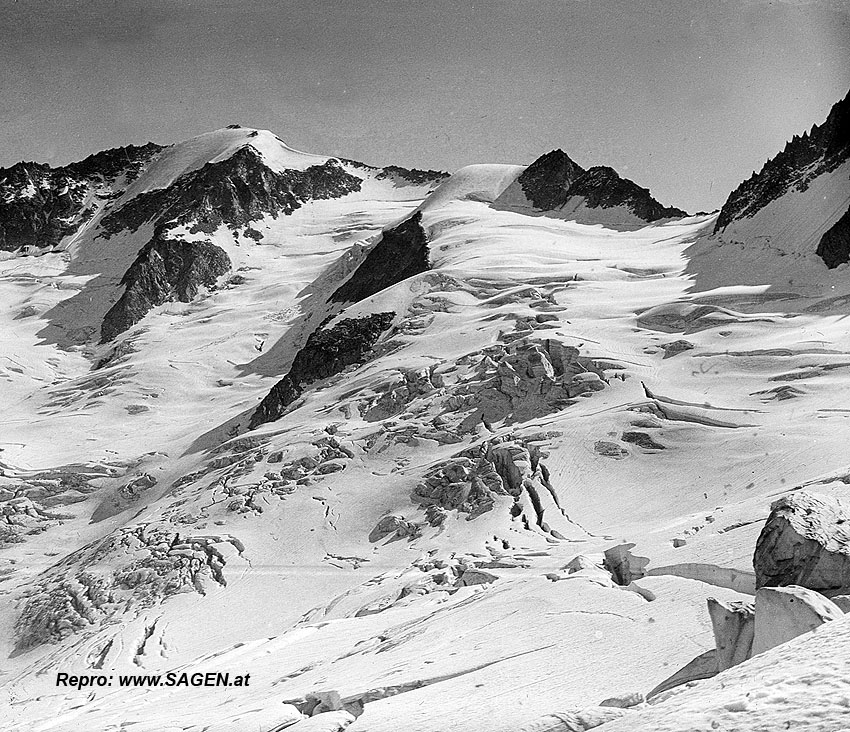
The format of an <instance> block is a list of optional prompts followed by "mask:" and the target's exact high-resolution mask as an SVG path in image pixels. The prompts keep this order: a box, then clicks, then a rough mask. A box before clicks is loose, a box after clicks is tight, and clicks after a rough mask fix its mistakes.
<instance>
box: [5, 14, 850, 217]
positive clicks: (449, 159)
mask: <svg viewBox="0 0 850 732" xmlns="http://www.w3.org/2000/svg"><path fill="white" fill-rule="evenodd" d="M848 39H850V0H735V1H731V0H730V1H728V2H727V1H721V0H649V1H643V0H513V1H512V2H501V1H497V0H488V1H486V2H485V1H484V0H474V1H470V2H464V0H386V1H385V0H333V1H330V0H309V1H304V0H274V1H271V0H241V1H240V2H222V1H220V0H0V166H2V165H10V164H12V163H14V162H16V161H18V160H21V159H25V160H38V161H43V162H49V163H52V164H63V163H66V162H69V161H71V160H75V159H80V158H82V157H85V155H87V154H89V153H91V152H95V151H97V150H100V149H103V148H108V147H115V146H118V145H126V144H129V143H143V142H146V141H147V140H154V141H155V142H160V143H167V142H173V141H177V140H181V139H185V138H186V137H190V136H193V135H196V134H199V133H201V132H205V131H207V130H210V129H215V128H218V127H222V126H224V125H226V124H230V123H240V124H242V125H244V126H247V127H260V128H267V129H270V130H272V131H273V132H275V133H277V134H278V135H280V136H281V137H282V138H283V139H284V140H286V141H287V143H289V144H290V145H291V146H293V147H295V148H298V149H301V150H306V151H309V152H317V153H324V154H329V155H340V156H346V157H350V158H355V159H359V160H362V161H364V162H368V163H375V164H390V163H393V164H398V165H406V166H416V167H428V168H441V169H445V170H454V169H456V168H458V167H460V166H461V165H466V164H469V163H474V162H508V163H529V162H531V161H532V160H534V159H535V158H536V157H538V156H539V155H541V154H542V153H544V152H547V151H549V150H551V149H553V148H556V147H560V148H562V149H563V150H564V151H566V152H567V154H569V155H570V156H571V157H572V158H574V159H575V160H576V161H577V162H578V163H580V164H581V165H584V166H585V167H587V166H590V165H598V164H605V165H611V166H612V167H614V168H616V169H617V170H618V172H620V174H621V175H624V176H626V177H630V178H632V179H634V180H635V181H636V182H638V183H640V184H641V185H644V186H647V187H649V188H650V189H651V190H652V192H653V194H654V195H655V196H656V197H657V198H658V199H659V200H660V201H662V202H663V203H665V204H672V205H677V206H681V207H684V208H686V209H688V210H691V211H694V210H697V209H712V208H716V207H718V206H720V205H721V204H722V202H723V201H724V200H725V197H726V195H727V194H728V193H729V191H730V190H731V189H732V188H734V187H735V186H736V185H737V184H738V183H739V182H740V181H741V180H742V179H743V178H745V177H748V176H749V174H750V173H751V172H752V171H753V170H754V169H758V168H760V167H761V165H762V163H763V162H764V161H765V159H766V158H768V157H770V156H772V155H773V154H775V153H776V152H777V151H778V150H779V149H780V148H781V147H782V146H783V144H784V142H785V141H786V140H787V139H789V138H790V137H791V135H792V134H794V133H799V132H802V131H803V130H805V129H808V128H809V127H811V125H812V124H813V123H819V122H821V121H823V119H824V118H825V117H826V114H827V112H828V111H829V108H830V106H831V105H832V104H833V103H834V102H836V101H838V100H839V99H840V98H841V97H843V96H844V95H845V94H846V92H847V90H848V87H850V40H848Z"/></svg>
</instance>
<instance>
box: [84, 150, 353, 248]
mask: <svg viewBox="0 0 850 732" xmlns="http://www.w3.org/2000/svg"><path fill="white" fill-rule="evenodd" d="M361 183H362V180H361V179H360V178H358V177H357V176H354V175H351V174H350V173H348V172H347V171H346V170H345V169H344V168H343V167H342V166H341V165H340V164H339V163H338V162H337V161H336V160H328V161H327V162H325V163H323V164H321V165H313V166H311V167H309V168H307V169H306V170H285V171H283V172H282V173H277V172H275V171H273V170H271V168H269V167H267V166H266V164H265V163H264V162H263V159H262V157H261V155H260V154H259V153H258V152H257V151H256V150H255V149H254V148H253V147H251V146H250V145H246V146H245V147H242V148H240V149H239V150H237V151H236V152H235V153H234V154H233V155H231V156H230V157H229V158H227V159H226V160H222V161H219V162H214V163H207V164H206V165H204V166H203V167H202V168H200V169H199V170H195V171H192V172H190V173H186V174H184V175H181V176H180V177H179V178H178V179H177V180H176V181H174V183H172V184H171V185H170V186H169V187H168V188H162V189H158V190H154V191H148V192H146V193H142V194H140V195H138V196H136V197H134V198H132V199H131V200H129V201H128V202H127V203H125V204H124V205H123V206H121V207H120V208H119V209H117V210H115V211H113V212H112V213H110V214H109V215H108V216H104V218H103V220H102V222H101V224H102V227H103V229H104V231H105V232H106V233H107V234H110V235H111V234H114V233H116V232H118V231H122V230H124V229H131V230H133V231H135V230H136V229H138V228H139V227H140V226H141V225H142V224H144V223H145V222H148V221H154V222H155V223H166V222H171V223H174V224H193V225H194V227H196V229H195V230H200V231H208V232H211V231H214V230H215V229H217V228H218V227H219V226H221V225H222V224H226V225H227V226H229V227H231V228H237V227H241V226H245V225H247V224H248V223H250V222H251V221H257V220H258V219H261V218H262V217H263V216H265V215H267V214H271V215H272V216H277V215H279V214H281V213H282V214H285V215H288V214H291V213H292V212H293V211H295V210H296V209H298V208H300V207H301V205H302V204H303V203H304V202H305V201H309V200H314V199H326V198H339V197H340V196H344V195H346V194H347V193H350V192H352V191H358V190H360V184H361Z"/></svg>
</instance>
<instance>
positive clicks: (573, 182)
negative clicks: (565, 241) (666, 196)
mask: <svg viewBox="0 0 850 732" xmlns="http://www.w3.org/2000/svg"><path fill="white" fill-rule="evenodd" d="M517 183H518V184H519V186H520V187H521V188H522V191H523V193H524V194H525V197H526V198H527V199H528V200H529V202H530V203H531V205H532V206H533V207H534V208H536V209H538V210H540V211H554V210H556V209H558V208H560V207H562V206H564V205H565V204H566V203H567V202H568V201H569V200H570V199H572V198H574V197H576V196H578V197H581V198H583V199H584V204H585V205H586V206H587V207H588V208H613V207H616V206H623V207H625V208H628V209H629V210H630V211H631V212H632V213H633V214H634V215H635V216H637V217H638V218H640V219H643V220H644V221H647V222H650V221H658V220H659V219H665V218H677V217H682V216H687V213H685V212H684V211H682V210H681V209H678V208H674V207H672V206H671V207H665V206H662V205H661V204H660V203H659V202H658V201H656V200H655V199H654V198H653V197H652V195H651V194H650V192H649V190H648V189H646V188H641V187H640V186H639V185H637V184H636V183H634V182H633V181H631V180H629V179H627V178H621V177H620V176H619V175H618V174H617V172H616V171H615V170H614V169H613V168H609V167H607V166H596V167H593V168H589V169H588V170H585V169H584V168H582V167H581V166H580V165H578V164H577V163H576V162H574V161H573V160H571V159H570V158H569V156H568V155H567V154H566V153H565V152H564V151H563V150H553V151H552V152H550V153H546V154H545V155H543V156H541V157H540V158H538V159H537V160H535V161H534V162H533V163H532V164H531V165H529V166H528V167H527V168H526V169H525V170H524V171H523V173H522V175H520V176H519V178H517Z"/></svg>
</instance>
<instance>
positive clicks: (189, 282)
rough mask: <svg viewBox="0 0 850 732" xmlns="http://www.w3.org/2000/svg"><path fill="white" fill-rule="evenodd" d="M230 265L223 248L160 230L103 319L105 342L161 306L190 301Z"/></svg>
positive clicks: (124, 279) (133, 266) (102, 330)
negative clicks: (180, 237) (174, 235)
mask: <svg viewBox="0 0 850 732" xmlns="http://www.w3.org/2000/svg"><path fill="white" fill-rule="evenodd" d="M230 268H231V263H230V258H229V257H228V256H227V253H226V252H225V251H224V250H223V249H222V248H221V247H218V246H216V245H215V244H212V243H210V242H203V241H201V242H198V241H184V240H181V239H176V238H170V237H169V236H168V234H167V233H166V231H165V230H164V229H162V228H160V229H158V230H157V232H156V233H155V234H154V236H153V238H152V239H151V240H150V241H149V242H148V243H147V244H146V245H145V246H144V247H143V248H142V250H141V251H140V252H139V255H138V256H137V257H136V259H135V261H134V262H133V264H132V265H130V268H129V269H128V270H127V273H126V274H125V275H124V277H123V279H122V280H121V284H122V285H124V286H125V290H124V294H123V295H121V298H120V299H119V300H118V302H116V303H115V304H114V305H113V306H112V307H111V308H110V309H109V311H108V312H107V313H106V316H105V317H104V319H103V325H102V326H101V343H106V342H107V341H110V340H112V339H113V338H115V336H117V335H118V334H120V333H122V332H124V331H125V330H127V329H128V328H130V327H132V326H133V325H135V324H136V323H138V322H139V321H140V320H141V319H142V318H143V317H144V316H145V314H146V313H147V312H149V311H150V310H151V309H152V308H154V307H156V306H157V305H162V304H163V303H166V302H171V301H175V300H179V301H180V302H189V301H190V300H192V299H193V298H194V297H195V296H196V295H197V294H198V292H199V291H200V289H201V288H202V287H211V286H213V285H214V284H215V282H216V280H217V279H218V278H219V277H220V276H221V275H223V274H225V273H226V272H228V271H229V270H230Z"/></svg>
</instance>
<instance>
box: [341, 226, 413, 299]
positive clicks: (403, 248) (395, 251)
mask: <svg viewBox="0 0 850 732" xmlns="http://www.w3.org/2000/svg"><path fill="white" fill-rule="evenodd" d="M428 267H429V265H428V240H427V238H426V236H425V230H424V229H423V228H422V214H421V213H416V214H414V215H413V216H411V217H410V218H409V219H407V220H406V221H403V222H402V223H400V224H399V225H398V226H396V227H395V228H392V229H388V230H387V231H384V232H383V234H382V235H381V239H380V241H378V243H377V244H376V245H375V246H374V248H373V249H372V250H371V251H370V252H369V253H368V254H367V255H366V258H365V259H364V260H363V262H362V263H361V264H360V266H359V267H358V268H357V269H356V270H355V271H354V274H353V275H352V276H351V277H350V278H349V280H348V281H347V282H345V283H344V284H343V285H342V286H341V287H339V288H338V289H337V290H336V292H334V293H333V295H331V298H330V299H331V301H333V302H359V301H360V300H363V299H364V298H367V297H370V296H372V295H374V294H375V293H377V292H380V291H381V290H384V289H386V288H387V287H390V286H391V285H394V284H396V283H397V282H401V281H402V280H406V279H407V278H408V277H413V276H414V275H417V274H420V273H421V272H425V271H426V270H427V269H428Z"/></svg>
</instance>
